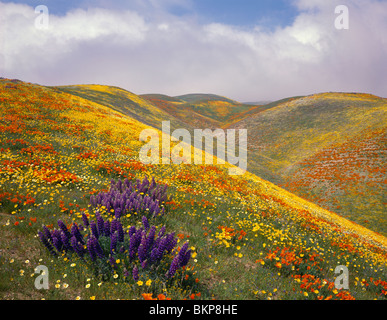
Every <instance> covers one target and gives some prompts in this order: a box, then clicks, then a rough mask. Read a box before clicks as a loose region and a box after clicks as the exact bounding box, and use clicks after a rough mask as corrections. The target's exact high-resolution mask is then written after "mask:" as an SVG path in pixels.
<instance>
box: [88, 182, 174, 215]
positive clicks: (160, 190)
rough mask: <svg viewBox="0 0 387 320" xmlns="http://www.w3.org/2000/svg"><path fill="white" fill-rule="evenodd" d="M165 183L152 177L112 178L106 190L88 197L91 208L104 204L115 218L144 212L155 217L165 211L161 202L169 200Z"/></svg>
mask: <svg viewBox="0 0 387 320" xmlns="http://www.w3.org/2000/svg"><path fill="white" fill-rule="evenodd" d="M167 187H168V186H167V185H158V184H157V183H156V182H155V180H154V178H152V180H151V181H149V180H148V178H147V177H145V178H144V180H143V181H140V180H138V179H137V180H136V181H135V182H131V181H129V180H128V179H125V180H124V181H122V180H117V181H115V180H112V181H111V184H110V189H109V191H108V192H101V193H99V194H98V195H96V196H94V195H92V196H91V197H90V205H91V208H98V207H100V206H104V207H105V208H106V210H107V212H112V210H113V211H114V215H115V217H116V218H117V219H119V218H120V217H121V216H123V215H125V214H128V213H133V212H137V213H141V214H146V215H147V216H148V217H155V216H158V215H162V214H164V213H165V208H164V206H163V203H164V202H166V201H170V200H171V199H168V197H167V192H166V191H167Z"/></svg>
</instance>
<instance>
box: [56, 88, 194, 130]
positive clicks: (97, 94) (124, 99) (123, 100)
mask: <svg viewBox="0 0 387 320" xmlns="http://www.w3.org/2000/svg"><path fill="white" fill-rule="evenodd" d="M55 89H56V90H60V91H62V92H67V93H70V94H73V95H76V96H78V97H81V98H84V99H87V100H90V101H93V102H97V103H99V104H102V105H104V106H107V107H110V108H112V109H113V110H116V111H118V112H121V113H123V114H125V115H128V116H130V117H132V118H133V119H136V120H138V121H141V122H143V123H145V124H147V125H150V126H152V127H154V128H157V129H161V122H162V121H167V120H169V121H171V127H176V128H180V127H187V126H189V124H188V123H186V122H184V121H183V120H181V119H178V118H175V117H173V116H172V115H171V114H169V113H166V112H165V111H164V110H162V109H160V108H157V107H155V106H154V105H153V104H151V103H150V102H149V101H148V100H146V99H143V98H141V97H140V96H138V95H135V94H133V93H132V92H129V91H127V90H124V89H121V88H117V87H111V86H101V85H75V86H59V87H55Z"/></svg>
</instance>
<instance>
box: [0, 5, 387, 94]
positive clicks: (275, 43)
mask: <svg viewBox="0 0 387 320" xmlns="http://www.w3.org/2000/svg"><path fill="white" fill-rule="evenodd" d="M340 2H345V1H340ZM141 3H142V4H141ZM144 3H145V4H146V5H147V6H145V4H144ZM160 3H161V2H155V1H153V0H149V1H146V2H139V3H138V4H137V6H136V7H135V9H132V11H130V10H120V11H118V10H113V9H110V10H108V9H98V8H95V9H89V10H82V9H77V10H75V11H71V12H68V13H67V14H66V15H64V16H55V15H52V14H51V15H50V22H49V23H50V24H49V29H48V30H38V29H36V28H35V26H34V19H35V18H36V17H37V14H35V12H34V8H32V7H28V6H26V5H16V4H4V3H1V2H0V26H1V27H0V45H1V47H0V68H3V70H4V71H3V72H1V73H2V76H7V77H14V78H19V79H22V80H26V81H31V82H37V83H41V84H71V83H102V84H111V85H117V86H120V87H123V88H126V89H128V90H130V91H133V92H135V93H147V92H148V93H149V92H160V93H165V94H170V95H177V94H184V93H188V92H211V93H217V94H221V95H226V96H229V97H231V98H233V99H238V100H256V99H257V100H260V99H275V98H282V97H286V96H291V95H299V94H310V93H314V92H322V91H362V92H372V93H375V94H379V95H385V93H384V91H383V90H385V88H386V87H387V79H386V78H385V74H386V71H387V70H386V69H387V62H386V59H385V57H386V56H387V40H386V35H385V32H384V31H385V30H387V3H385V2H378V1H364V0H354V1H351V4H348V7H349V12H350V29H349V30H337V29H335V27H334V21H335V18H336V16H335V13H334V8H335V5H336V4H337V3H338V1H335V0H328V1H326V0H324V1H322V0H320V1H319V0H308V1H306V0H298V1H296V5H297V6H298V8H299V9H300V14H299V15H298V17H297V18H296V19H295V21H294V23H293V24H292V25H291V26H288V27H285V28H278V29H276V30H273V31H262V30H263V29H264V28H260V26H257V27H256V28H254V29H244V28H241V27H236V26H229V25H224V24H218V23H213V24H208V25H201V24H200V23H198V22H197V20H196V19H195V17H194V16H191V17H187V16H185V17H184V19H183V18H181V17H178V16H173V15H171V14H168V13H167V12H165V11H163V6H171V5H172V6H173V5H175V4H178V3H179V1H177V0H164V1H163V3H162V5H160ZM366 3H367V5H365V4H366ZM180 4H181V2H180ZM183 4H184V5H185V6H187V7H189V6H190V1H188V0H187V1H185V2H184V3H183ZM147 8H148V9H149V8H152V10H153V11H152V12H153V13H152V14H151V15H150V14H149V10H148V11H147V12H148V13H145V11H146V9H147ZM1 30H2V31H1ZM1 32H2V33H1ZM1 59H2V60H3V61H1ZM1 70H2V69H0V71H1Z"/></svg>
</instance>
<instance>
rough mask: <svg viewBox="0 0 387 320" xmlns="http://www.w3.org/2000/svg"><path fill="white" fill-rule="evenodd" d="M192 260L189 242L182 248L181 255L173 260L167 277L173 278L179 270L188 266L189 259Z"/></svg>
mask: <svg viewBox="0 0 387 320" xmlns="http://www.w3.org/2000/svg"><path fill="white" fill-rule="evenodd" d="M190 258H191V249H188V242H186V243H184V245H183V246H182V247H181V248H180V251H179V253H178V254H177V255H176V256H175V257H174V258H173V260H172V263H171V267H170V268H169V270H168V273H167V277H168V278H172V277H173V276H174V275H175V273H176V271H177V269H179V268H182V267H184V266H186V265H187V263H188V261H189V259H190Z"/></svg>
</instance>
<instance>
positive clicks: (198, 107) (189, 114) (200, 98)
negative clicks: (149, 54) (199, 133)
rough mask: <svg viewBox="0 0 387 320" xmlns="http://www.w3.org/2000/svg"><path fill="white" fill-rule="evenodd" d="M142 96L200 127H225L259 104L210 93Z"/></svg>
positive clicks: (193, 125) (195, 126) (175, 115)
mask: <svg viewBox="0 0 387 320" xmlns="http://www.w3.org/2000/svg"><path fill="white" fill-rule="evenodd" d="M141 97H143V98H144V99H147V100H148V101H150V102H151V103H152V104H154V105H156V106H157V107H159V108H160V109H162V110H164V111H166V112H168V113H170V114H171V115H173V116H174V117H176V118H178V119H181V120H184V121H185V122H187V123H189V124H190V125H191V126H192V127H194V128H198V129H217V128H223V127H225V126H227V125H228V124H229V123H231V122H233V121H236V119H238V120H241V119H243V118H244V117H245V116H247V115H248V113H251V112H253V111H254V110H255V109H257V106H252V105H248V104H243V103H239V102H237V101H234V100H231V99H228V98H225V97H222V96H218V95H210V94H187V95H182V96H177V97H169V96H165V95H160V94H159V95H157V94H148V95H142V96H141ZM245 114H246V115H245Z"/></svg>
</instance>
